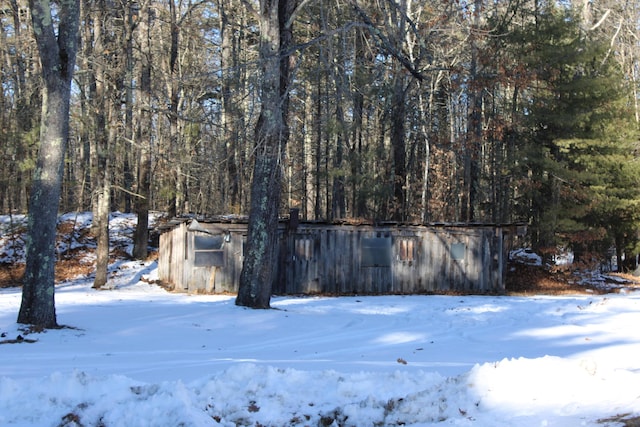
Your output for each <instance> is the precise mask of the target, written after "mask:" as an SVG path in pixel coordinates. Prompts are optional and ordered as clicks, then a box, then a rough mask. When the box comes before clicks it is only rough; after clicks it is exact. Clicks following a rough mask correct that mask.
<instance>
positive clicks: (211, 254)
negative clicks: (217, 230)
mask: <svg viewBox="0 0 640 427" xmlns="http://www.w3.org/2000/svg"><path fill="white" fill-rule="evenodd" d="M223 243H224V238H223V236H193V251H194V260H193V265H194V266H195V267H222V266H223V265H224V252H223V250H222V245H223Z"/></svg>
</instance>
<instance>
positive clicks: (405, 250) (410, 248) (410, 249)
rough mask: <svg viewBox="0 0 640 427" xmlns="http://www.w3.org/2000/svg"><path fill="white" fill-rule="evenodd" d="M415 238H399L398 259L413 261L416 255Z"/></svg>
mask: <svg viewBox="0 0 640 427" xmlns="http://www.w3.org/2000/svg"><path fill="white" fill-rule="evenodd" d="M414 251H415V240H414V239H407V238H403V239H400V240H398V261H413V259H414V257H415V252H414Z"/></svg>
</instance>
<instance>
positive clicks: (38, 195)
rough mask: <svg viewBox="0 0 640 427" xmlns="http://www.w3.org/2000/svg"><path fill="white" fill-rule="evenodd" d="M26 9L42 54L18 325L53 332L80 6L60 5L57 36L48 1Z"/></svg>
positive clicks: (69, 0) (72, 1)
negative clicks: (37, 146)
mask: <svg viewBox="0 0 640 427" xmlns="http://www.w3.org/2000/svg"><path fill="white" fill-rule="evenodd" d="M29 7H30V10H31V17H32V21H33V27H34V33H35V36H36V41H37V44H38V51H39V52H40V62H41V64H42V77H43V81H44V94H43V102H42V124H41V130H40V150H39V152H38V160H37V165H36V171H35V176H34V180H33V184H32V187H31V196H30V204H29V232H28V242H29V243H28V245H27V255H26V256H27V260H26V270H25V274H24V279H23V287H22V303H21V305H20V312H19V314H18V322H19V323H28V324H34V325H38V326H42V327H45V328H51V327H56V326H57V319H56V311H55V301H54V293H55V276H54V273H55V242H56V223H57V215H58V204H59V202H60V192H61V183H62V176H63V170H64V156H65V150H66V146H67V144H66V143H67V139H68V136H69V102H70V98H71V79H72V77H73V69H74V67H75V62H76V53H77V49H78V37H77V33H78V22H79V16H80V3H79V0H66V1H65V0H61V1H60V2H59V3H58V5H57V7H58V10H57V17H58V19H59V23H58V29H57V32H56V30H55V29H54V24H53V23H54V20H53V18H52V11H51V5H50V4H49V1H47V0H40V1H36V0H32V1H30V2H29ZM56 34H57V36H56Z"/></svg>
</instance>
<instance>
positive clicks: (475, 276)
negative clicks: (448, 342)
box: [158, 221, 509, 294]
mask: <svg viewBox="0 0 640 427" xmlns="http://www.w3.org/2000/svg"><path fill="white" fill-rule="evenodd" d="M198 226H202V227H205V228H207V229H208V230H210V233H212V234H220V233H225V235H228V236H229V238H227V239H225V243H224V244H223V259H224V261H223V265H221V266H218V267H195V266H194V265H193V259H194V256H193V236H194V235H195V233H198V231H195V230H194V231H187V227H188V222H186V221H185V222H182V223H180V224H179V225H177V226H175V227H174V228H173V229H170V230H169V231H166V232H164V233H163V234H162V235H161V236H160V255H159V268H158V272H159V277H160V279H161V280H162V281H165V282H168V283H170V284H172V285H173V286H174V287H175V289H185V290H187V291H189V292H207V293H221V292H237V286H238V283H239V276H240V272H241V269H242V248H243V241H244V240H245V239H246V224H233V225H229V224H212V225H210V224H207V223H199V224H198ZM279 232H280V233H281V236H282V238H281V246H280V252H279V262H278V267H277V274H276V277H277V279H276V282H275V283H274V284H273V289H274V293H275V294H279V293H282V294H313V293H328V294H385V293H425V292H434V291H449V290H459V291H466V292H480V293H484V292H490V291H501V290H504V276H505V273H506V272H505V259H506V254H507V253H508V246H509V243H508V241H509V240H508V239H509V234H508V233H503V230H502V229H501V228H496V227H467V228H465V227H445V226H443V227H431V226H393V225H386V226H382V227H380V226H378V227H376V226H370V225H355V226H354V225H326V224H306V223H301V224H299V225H298V227H297V228H296V229H290V228H287V227H284V226H281V230H280V231H279ZM377 237H381V238H383V239H389V240H388V242H390V245H391V248H390V256H391V259H390V260H389V261H390V262H389V265H375V264H374V265H370V266H365V265H363V253H362V244H363V239H372V238H377ZM296 239H302V240H303V243H302V244H303V245H307V246H306V249H304V250H305V251H306V253H309V251H310V253H311V255H310V256H306V257H296V256H295V248H296ZM305 239H306V240H305ZM403 239H404V240H406V239H410V240H411V241H412V242H413V252H412V257H411V259H409V260H403V259H400V244H401V242H402V241H403ZM453 244H464V246H465V251H464V258H463V259H454V257H453V256H452V245H453ZM368 256H373V258H371V259H377V258H376V255H368ZM371 259H369V261H368V262H372V261H371ZM383 264H384V262H383Z"/></svg>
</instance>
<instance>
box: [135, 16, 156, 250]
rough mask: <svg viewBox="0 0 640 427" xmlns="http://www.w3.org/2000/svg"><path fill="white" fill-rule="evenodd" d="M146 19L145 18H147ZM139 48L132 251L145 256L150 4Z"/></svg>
mask: <svg viewBox="0 0 640 427" xmlns="http://www.w3.org/2000/svg"><path fill="white" fill-rule="evenodd" d="M145 21H146V22H145ZM139 22H140V35H141V36H140V44H141V46H140V49H141V50H142V55H141V58H142V67H141V71H140V85H139V88H140V89H139V92H138V103H139V113H138V116H139V117H138V126H137V128H136V141H137V143H138V144H139V146H140V148H139V153H140V158H139V162H138V197H137V198H136V200H135V204H134V206H135V210H136V215H137V217H138V222H137V224H136V230H135V232H134V237H133V238H134V242H133V253H132V256H133V258H135V259H145V258H147V255H148V249H149V248H148V246H149V200H150V198H151V126H152V124H151V24H152V15H151V11H150V8H149V6H148V5H146V7H145V8H144V10H142V11H141V18H140V21H139Z"/></svg>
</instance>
